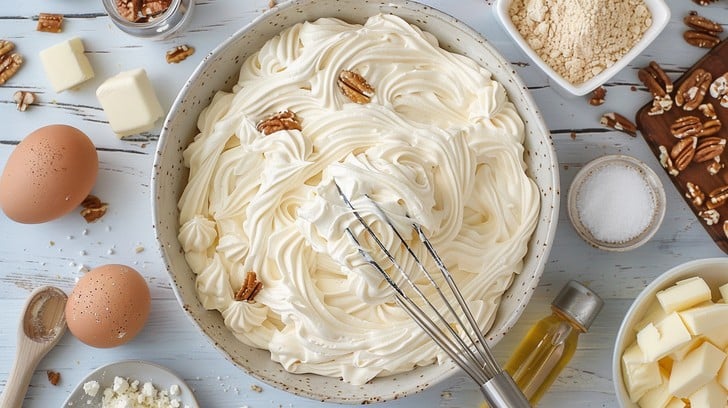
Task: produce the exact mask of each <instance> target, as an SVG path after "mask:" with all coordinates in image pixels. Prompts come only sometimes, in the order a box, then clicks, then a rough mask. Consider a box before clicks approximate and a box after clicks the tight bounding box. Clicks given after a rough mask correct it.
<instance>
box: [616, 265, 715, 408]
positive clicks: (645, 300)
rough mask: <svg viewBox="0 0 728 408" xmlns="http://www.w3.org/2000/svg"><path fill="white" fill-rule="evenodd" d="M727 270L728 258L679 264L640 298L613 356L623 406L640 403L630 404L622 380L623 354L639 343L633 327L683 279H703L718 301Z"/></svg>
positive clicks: (629, 407) (632, 307)
mask: <svg viewBox="0 0 728 408" xmlns="http://www.w3.org/2000/svg"><path fill="white" fill-rule="evenodd" d="M726 271H728V258H703V259H695V260H692V261H688V262H685V263H682V264H679V265H676V266H674V267H672V268H670V269H668V270H667V271H666V272H663V273H662V274H660V276H658V277H657V278H656V279H655V280H653V281H652V282H651V283H650V284H649V285H647V287H645V288H644V289H642V291H641V292H640V293H639V295H637V297H636V298H635V300H634V301H633V302H632V305H630V307H629V309H628V310H627V313H626V314H625V316H624V319H622V323H621V324H620V325H619V331H618V332H617V337H616V339H615V341H614V349H613V350H614V351H613V353H612V383H613V384H614V391H615V394H616V396H617V402H618V403H619V406H620V407H622V408H638V406H637V404H635V403H633V402H632V401H630V399H629V394H628V393H627V389H626V388H625V385H624V378H622V354H624V350H625V349H626V348H627V345H628V343H627V342H628V341H629V340H631V339H633V341H636V334H635V333H634V332H633V327H634V325H635V324H637V323H639V321H640V320H642V318H643V316H644V314H645V312H646V311H647V310H648V309H649V307H650V306H651V305H652V302H657V298H656V296H655V295H656V294H657V292H659V291H661V290H662V289H665V288H667V287H669V286H671V285H673V284H674V283H676V282H677V281H679V280H682V279H686V278H689V277H692V276H700V277H702V278H703V279H705V280H706V282H707V283H708V285H710V286H711V290H712V292H713V298H714V299H715V298H716V296H717V295H718V293H717V286H716V285H717V284H722V283H726V282H728V272H726ZM719 275H720V276H721V277H724V279H723V280H722V281H718V279H717V278H716V277H717V276H719ZM629 344H631V342H629Z"/></svg>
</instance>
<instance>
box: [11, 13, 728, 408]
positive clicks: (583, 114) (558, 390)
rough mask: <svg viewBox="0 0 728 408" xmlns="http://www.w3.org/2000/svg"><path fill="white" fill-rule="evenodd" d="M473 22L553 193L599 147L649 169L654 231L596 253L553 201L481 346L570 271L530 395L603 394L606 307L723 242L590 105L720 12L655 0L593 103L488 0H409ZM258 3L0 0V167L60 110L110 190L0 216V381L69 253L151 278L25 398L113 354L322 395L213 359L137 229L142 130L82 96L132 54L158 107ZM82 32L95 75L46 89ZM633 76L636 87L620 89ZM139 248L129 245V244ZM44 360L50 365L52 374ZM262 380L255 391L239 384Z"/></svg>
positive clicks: (232, 394)
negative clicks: (0, 74) (21, 106)
mask: <svg viewBox="0 0 728 408" xmlns="http://www.w3.org/2000/svg"><path fill="white" fill-rule="evenodd" d="M424 2H425V3H428V4H430V5H432V6H434V7H436V8H439V9H441V10H443V11H445V12H447V13H449V14H452V15H453V16H455V17H457V18H458V19H461V20H463V21H465V22H466V23H467V24H469V25H470V26H471V27H473V28H475V29H476V30H478V31H480V32H481V33H482V34H483V35H484V36H485V37H486V38H487V39H488V40H489V41H490V42H491V43H492V44H493V45H494V46H495V47H496V48H497V49H499V50H500V51H501V52H502V53H503V54H504V55H505V57H506V58H507V59H508V60H510V61H511V62H512V63H513V64H514V67H515V69H516V70H517V71H518V73H519V74H520V75H521V76H522V77H523V78H524V81H525V82H526V83H527V85H528V86H529V87H530V88H531V89H532V91H533V95H534V97H535V99H536V101H537V103H538V104H539V106H540V108H541V110H542V113H543V115H544V117H545V119H546V122H547V124H548V126H549V128H550V129H551V131H552V133H553V138H554V140H555V144H556V149H557V152H558V156H559V161H560V163H561V165H560V168H561V180H562V184H561V189H562V196H563V197H564V198H565V197H566V192H567V191H568V187H569V183H570V181H571V180H572V178H573V176H574V175H575V173H576V172H577V171H578V170H579V168H580V167H581V166H582V165H583V164H584V163H585V162H587V161H589V160H591V159H593V158H596V157H599V156H601V155H604V154H609V153H624V154H629V155H632V156H635V157H638V158H640V159H642V160H644V161H646V162H647V163H648V164H649V165H650V166H651V167H652V168H653V169H655V170H656V171H657V172H658V174H659V175H660V177H661V179H662V181H663V183H664V185H665V187H666V192H667V197H668V208H667V215H666V217H665V220H664V223H663V225H662V227H661V228H660V230H659V231H658V233H657V235H656V236H655V237H654V238H653V239H652V240H651V241H650V242H648V243H647V244H646V245H644V246H643V247H641V248H639V249H637V250H634V251H632V252H628V253H608V252H602V251H599V250H596V249H593V248H591V247H589V246H588V245H586V244H585V243H584V242H582V241H581V240H580V239H579V238H578V237H577V235H576V234H575V232H574V230H573V229H572V227H571V225H570V223H569V220H568V217H567V215H566V211H565V210H564V205H563V202H565V200H562V209H561V215H560V217H559V227H558V231H557V235H556V241H555V244H554V247H553V250H552V253H551V257H550V260H549V262H548V264H547V266H546V270H545V272H544V275H543V279H542V280H541V284H540V286H539V288H538V290H537V291H536V294H535V296H534V298H533V301H532V302H531V304H530V305H529V307H528V308H527V310H526V312H525V314H524V315H523V317H522V318H521V320H520V321H519V323H518V325H517V327H516V328H515V329H514V330H513V331H512V333H511V334H509V335H508V336H507V337H506V338H505V340H503V341H502V342H501V344H499V346H498V347H497V348H496V354H497V357H498V358H499V360H501V361H504V360H505V359H506V358H507V356H508V352H509V351H510V350H511V349H512V348H513V347H514V346H515V344H516V343H517V342H518V340H519V338H520V337H521V336H522V335H523V334H524V332H525V330H526V329H527V328H528V326H529V325H530V324H531V323H533V322H534V321H535V320H536V319H538V318H540V317H541V316H543V315H544V314H545V313H547V310H548V308H547V305H548V303H549V302H550V301H551V299H552V298H553V296H554V295H555V293H556V292H557V291H558V290H559V288H560V287H561V286H562V284H563V283H564V282H566V281H567V280H569V279H578V280H581V281H582V282H585V283H587V284H588V285H590V286H591V287H592V288H593V289H594V290H596V291H597V292H598V293H599V294H601V295H602V296H603V297H604V299H605V300H606V306H605V308H604V310H603V311H602V313H601V315H600V316H599V318H598V319H597V321H596V322H595V324H594V326H593V327H592V330H591V332H590V333H588V334H586V335H584V336H583V337H582V340H581V343H580V346H579V349H578V351H577V353H576V355H575V356H574V358H573V360H572V362H571V364H570V365H569V366H568V367H567V368H566V370H565V371H564V372H563V374H562V375H561V377H560V378H559V380H558V381H557V382H556V384H555V385H554V386H553V387H552V389H551V391H550V392H549V393H548V394H547V395H546V397H545V398H544V399H543V401H542V403H541V406H543V407H612V406H616V405H617V403H616V400H615V398H614V395H613V390H612V380H611V353H612V346H613V345H612V343H613V339H614V338H615V336H616V333H617V329H618V326H619V322H620V319H621V316H623V315H624V313H625V311H626V310H627V308H628V307H629V305H630V303H631V301H632V299H633V298H634V297H635V296H636V294H637V293H638V292H639V291H640V289H641V288H643V287H644V286H645V285H646V284H647V283H648V282H650V280H652V279H653V278H654V277H656V276H657V275H659V274H660V273H661V272H663V271H665V270H666V269H668V268H670V267H672V266H674V265H677V264H679V263H681V262H684V261H688V260H692V259H696V258H703V257H713V256H724V254H723V253H722V252H721V251H720V250H719V249H718V248H717V247H716V246H715V245H714V244H713V243H712V241H711V240H710V238H709V237H708V235H707V233H706V232H705V231H704V230H703V228H702V227H701V226H700V224H699V223H698V221H697V220H696V219H695V218H694V217H693V215H692V213H691V212H690V211H689V210H688V208H687V206H686V205H685V203H684V202H683V200H682V198H681V197H679V195H678V193H677V192H676V190H675V189H674V188H673V186H672V185H671V184H670V182H669V180H668V178H667V177H666V176H665V174H664V172H663V171H662V170H661V169H660V167H659V164H658V162H657V160H656V159H655V158H654V157H653V156H652V155H651V153H650V151H649V149H648V147H647V145H646V143H645V142H644V141H643V140H642V139H640V138H631V137H629V136H626V135H624V134H621V133H617V132H611V131H605V130H604V129H602V128H601V127H600V126H599V123H598V119H599V116H600V115H601V113H603V112H606V111H612V110H616V111H618V112H621V113H623V114H626V115H627V116H630V117H631V116H633V114H634V112H635V111H636V109H637V108H638V107H639V106H641V105H642V104H643V103H645V102H646V101H647V100H648V96H647V93H646V92H645V91H644V89H642V87H641V85H640V84H639V83H638V82H637V79H636V69H637V68H639V67H641V66H644V65H646V64H647V62H648V61H649V60H650V59H655V60H657V61H659V62H660V63H661V64H662V65H663V66H664V67H665V68H666V69H667V70H668V72H669V73H670V75H672V76H673V77H677V76H678V75H679V74H680V73H681V72H683V71H685V70H686V69H687V67H689V66H690V65H691V64H692V63H693V62H694V61H695V60H697V59H698V58H699V57H700V56H701V55H702V54H703V53H704V50H701V49H698V48H693V47H691V46H688V45H687V44H685V43H684V42H683V41H682V38H681V33H682V31H683V29H684V28H683V25H682V17H683V16H684V15H685V14H686V13H687V11H688V10H690V9H699V10H700V11H701V13H703V14H704V15H708V16H711V17H713V18H714V19H716V20H717V21H719V22H722V23H728V10H727V8H726V5H725V3H724V2H717V3H716V4H714V5H711V6H709V7H699V6H697V5H695V4H694V3H692V2H691V1H689V0H671V1H668V3H669V5H670V8H671V10H672V19H671V22H670V24H669V25H668V27H667V28H666V30H665V31H664V32H663V34H662V35H661V36H660V37H659V39H658V40H657V41H656V42H655V43H654V44H653V45H651V46H650V47H649V48H648V49H647V50H646V51H645V52H644V53H643V54H642V55H641V56H640V57H639V58H638V59H637V60H636V61H634V63H633V64H631V65H630V66H629V67H628V68H625V69H624V70H623V71H622V72H620V74H619V75H618V76H617V77H615V78H614V79H612V80H611V81H610V82H609V83H608V84H607V89H608V94H607V102H606V104H605V105H603V106H601V107H596V108H595V107H591V106H589V105H588V104H587V103H586V101H585V99H584V98H573V97H564V96H562V95H561V94H560V93H559V92H557V91H555V90H554V89H553V88H551V87H550V86H549V83H548V81H547V79H546V77H545V75H544V74H543V73H541V72H540V71H539V70H538V69H537V68H536V67H535V66H532V65H531V64H529V61H528V60H527V58H526V57H525V55H524V54H523V53H522V52H520V51H519V50H518V49H517V48H516V46H515V45H514V44H513V43H512V42H511V41H510V40H509V39H508V38H507V37H506V36H505V34H504V32H503V31H502V29H501V28H500V26H499V25H498V24H497V22H496V20H495V18H494V15H493V10H492V6H491V4H490V2H485V1H483V0H459V1H452V0H428V1H424ZM268 7H269V3H268V0H242V1H241V0H200V1H199V2H198V4H197V9H196V11H195V14H194V16H193V18H192V21H191V24H190V26H189V27H188V28H187V30H186V31H185V32H183V33H181V34H178V35H176V36H175V37H173V38H170V39H167V40H164V41H156V42H155V41H148V40H142V39H137V38H132V37H129V36H127V35H125V34H123V33H121V32H120V31H118V30H117V29H116V28H114V27H113V26H112V25H111V23H110V21H109V20H108V18H107V16H106V15H105V14H104V13H103V11H102V10H103V8H102V6H101V2H100V0H57V1H53V2H49V1H42V0H23V1H10V0H5V1H2V2H0V38H4V39H9V40H11V41H13V42H15V43H16V46H17V51H18V52H19V53H21V54H22V55H23V56H24V57H25V60H26V63H25V64H24V65H23V67H22V69H21V70H20V72H19V73H18V75H16V76H15V77H14V78H12V79H11V80H10V81H9V82H8V83H7V84H5V85H4V86H2V87H0V123H1V125H0V129H1V130H0V166H4V164H5V162H6V160H7V157H8V156H9V154H10V153H11V152H12V150H13V148H14V146H15V145H16V144H17V143H18V141H20V140H21V139H22V138H23V137H24V136H25V135H27V134H28V133H29V132H31V131H32V130H34V129H36V128H37V127H39V126H41V125H46V124H52V123H65V124H69V125H73V126H76V127H78V128H80V129H82V130H83V131H85V132H86V133H87V134H88V135H89V136H90V137H91V138H92V139H93V141H94V143H95V144H96V146H97V148H98V152H99V158H100V173H99V178H98V182H97V185H96V187H95V188H94V191H93V192H94V193H95V194H96V195H98V196H99V197H101V198H102V199H103V200H104V201H106V202H108V203H109V204H110V206H109V212H108V213H107V214H106V216H105V217H104V218H102V219H101V220H100V221H98V222H97V223H94V224H87V223H86V222H85V221H84V220H83V219H82V218H81V217H80V216H79V215H78V213H77V212H74V213H71V214H70V215H67V216H65V217H63V218H62V219H59V220H56V221H53V222H49V223H46V224H41V225H21V224H16V223H14V222H12V221H10V220H9V219H7V218H6V217H5V216H4V215H0V389H2V388H4V386H5V381H6V379H7V376H8V372H9V370H10V366H11V363H12V357H13V354H14V352H15V333H16V330H17V327H18V319H19V316H20V309H21V306H22V304H23V302H24V301H25V298H26V296H27V295H28V294H29V293H30V291H31V290H32V289H33V288H35V287H37V286H39V285H43V284H51V285H56V286H59V287H61V288H62V289H64V290H66V291H67V292H70V290H71V289H72V287H73V285H74V282H75V279H76V278H77V277H78V276H80V274H81V273H82V272H80V271H79V267H81V266H87V267H93V266H96V265H101V264H105V263H124V264H128V265H131V266H133V267H135V268H137V269H138V270H139V271H140V272H141V273H142V274H143V275H144V276H145V277H146V278H147V280H148V282H149V285H150V287H151V290H152V297H153V304H152V305H153V308H152V313H151V316H150V319H149V322H148V323H147V326H146V327H145V329H144V331H143V332H142V333H141V334H140V335H139V336H138V337H137V338H136V339H134V340H133V341H132V342H131V343H129V344H127V345H124V346H122V347H119V348H115V349H110V350H102V349H93V348H90V347H88V346H85V345H84V344H82V343H80V342H79V341H78V340H76V339H75V338H74V337H72V336H71V335H70V334H68V333H67V334H66V335H65V337H64V338H63V339H62V340H61V342H60V344H59V345H58V346H57V347H56V348H55V349H54V350H53V351H51V352H50V353H49V355H48V356H47V357H46V358H45V359H44V360H43V361H42V362H41V364H40V366H39V368H38V370H37V371H36V373H35V375H34V376H33V380H32V382H31V386H30V389H29V392H28V395H27V397H26V400H25V404H24V406H25V407H53V406H60V405H61V403H62V402H63V401H64V400H65V399H66V397H67V396H68V395H69V393H70V392H71V390H72V389H73V388H74V387H75V386H76V385H77V383H78V382H79V381H80V380H81V379H82V378H83V377H84V376H85V375H86V374H88V373H89V372H90V371H91V370H92V369H94V368H96V367H98V366H100V365H103V364H106V363H109V362H112V361H117V360H121V359H130V358H134V359H145V360H150V361H153V362H157V363H160V364H162V365H165V366H167V367H169V368H171V369H172V370H173V371H175V372H177V373H178V374H179V375H180V376H182V377H183V378H184V379H185V380H186V381H187V382H188V383H189V385H190V386H191V387H192V388H193V389H194V390H195V392H196V396H197V398H198V400H199V402H200V404H201V406H202V407H242V406H248V407H250V408H262V407H317V406H322V405H324V404H321V403H318V402H313V401H308V400H306V399H303V398H298V397H295V396H292V395H289V394H286V393H284V392H280V391H277V390H275V389H273V388H271V387H269V386H267V385H265V384H262V383H260V382H259V381H257V380H256V379H254V378H251V377H249V376H247V375H245V374H244V373H242V372H241V371H240V370H239V369H237V368H236V367H235V366H233V365H232V364H231V363H229V362H228V361H226V360H225V359H224V358H223V357H222V356H221V355H220V354H219V353H218V352H217V351H216V350H215V348H214V347H213V346H212V345H211V344H210V343H209V342H208V341H207V340H206V339H205V338H204V337H203V336H202V335H201V334H200V333H199V332H198V331H197V330H196V328H195V327H194V326H193V324H192V323H191V321H189V320H188V318H187V317H186V316H185V315H184V313H183V312H182V309H181V308H180V307H179V305H178V303H177V301H176V299H175V298H174V294H173V292H172V290H171V289H170V286H169V282H168V279H167V276H166V273H165V271H164V270H163V269H162V263H161V261H160V259H159V254H158V252H157V250H156V245H155V241H154V236H153V232H152V219H151V211H150V197H149V183H150V174H151V167H152V158H153V153H154V148H155V141H156V138H157V137H158V134H159V129H156V130H154V131H152V132H150V133H149V134H145V135H143V136H139V137H135V138H132V139H127V140H117V139H116V138H115V137H114V136H113V134H112V133H111V130H110V128H109V127H108V124H107V123H106V122H105V117H104V114H103V112H102V111H101V110H100V108H99V104H98V102H97V100H96V98H95V96H94V91H95V89H96V87H97V86H98V85H99V84H100V83H101V81H103V80H104V79H105V78H107V77H109V76H111V75H113V74H115V73H117V72H118V71H121V70H126V69H131V68H137V67H143V68H145V69H146V70H147V72H148V73H149V76H150V77H151V78H152V80H153V82H154V84H155V87H156V90H157V93H158V95H159V97H160V99H161V102H162V105H163V106H164V107H165V109H166V108H168V107H169V106H170V105H171V103H172V100H173V99H174V96H175V95H176V93H177V91H178V89H179V88H180V87H181V85H182V84H183V83H184V81H185V79H186V78H187V76H188V75H189V74H190V73H191V72H192V70H193V69H194V67H195V66H196V65H197V63H198V62H199V61H200V60H201V59H202V58H203V56H204V55H205V54H207V53H208V52H209V51H210V50H212V48H213V47H214V46H215V45H216V44H218V43H219V42H221V41H222V40H223V39H225V38H227V37H228V36H229V35H231V34H232V33H234V32H235V31H236V30H238V29H239V28H241V27H243V26H244V25H245V24H247V23H248V22H250V21H251V20H252V19H253V18H255V17H256V16H258V15H260V14H261V13H262V12H263V11H265V10H266V9H267V8H268ZM39 12H54V13H62V14H65V15H66V22H65V30H64V32H63V33H62V34H48V33H39V32H36V31H35V21H33V17H34V16H36V15H37V14H38V13H39ZM72 36H80V37H82V38H83V40H84V42H85V44H86V49H87V54H88V56H89V58H90V60H91V63H92V65H93V66H94V69H95V71H96V77H95V78H94V79H93V80H91V81H89V82H88V83H86V84H84V85H83V86H82V87H81V88H80V89H79V90H77V91H72V92H64V93H62V94H56V93H54V92H53V91H52V90H51V89H50V86H49V84H48V82H47V80H46V79H45V77H44V74H43V71H42V67H41V66H40V62H39V59H38V52H39V51H40V50H42V49H44V48H46V47H48V46H50V45H52V44H54V43H57V42H59V41H60V40H62V39H65V38H69V37H72ZM179 44H189V45H191V46H194V47H195V48H196V49H197V52H196V53H195V54H194V55H193V56H192V57H190V58H188V59H187V60H186V61H184V62H182V63H181V64H178V65H168V64H167V63H166V62H165V60H164V53H165V51H166V50H168V49H169V48H171V47H173V46H175V45H179ZM635 87H636V88H635ZM18 89H27V90H32V91H34V92H36V93H37V94H38V96H39V99H40V103H38V104H37V105H34V106H32V107H31V108H30V109H29V110H28V111H26V112H18V111H17V110H16V109H15V105H14V103H13V102H12V95H13V93H14V92H15V91H16V90H18ZM137 247H140V248H143V249H144V250H143V251H142V252H137V250H136V248H137ZM46 370H55V371H58V372H60V373H61V376H62V379H61V382H60V384H59V385H57V386H52V385H51V384H50V383H49V382H48V380H47V379H46ZM253 384H258V385H260V386H262V389H263V391H262V392H254V391H252V390H251V385H253ZM480 400H481V398H480V396H479V394H478V393H477V391H476V388H475V387H474V385H473V384H472V383H471V382H470V381H469V380H467V379H465V378H462V377H456V378H453V379H451V380H449V381H446V382H444V383H442V384H438V385H435V386H433V387H432V388H431V389H430V390H427V391H425V392H423V393H421V394H417V395H415V396H411V397H408V398H404V399H401V400H398V401H394V402H391V403H388V404H386V406H388V407H430V406H431V407H437V406H442V407H468V406H476V405H477V404H478V403H479V401H480Z"/></svg>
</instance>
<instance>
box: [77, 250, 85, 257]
mask: <svg viewBox="0 0 728 408" xmlns="http://www.w3.org/2000/svg"><path fill="white" fill-rule="evenodd" d="M78 254H79V255H81V256H86V251H84V250H83V249H82V250H80V251H78Z"/></svg>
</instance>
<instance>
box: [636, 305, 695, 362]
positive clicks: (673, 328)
mask: <svg viewBox="0 0 728 408" xmlns="http://www.w3.org/2000/svg"><path fill="white" fill-rule="evenodd" d="M690 340H691V336H690V332H688V329H687V328H685V325H684V324H683V322H682V320H681V319H680V316H679V315H678V314H677V312H672V313H671V314H669V315H667V317H665V318H664V319H662V320H660V321H658V322H657V323H648V324H647V326H645V327H644V328H643V329H642V330H640V331H639V332H637V344H639V346H640V349H641V350H642V352H643V353H644V354H645V361H647V362H652V361H657V360H659V359H661V358H662V357H665V356H666V355H668V354H670V353H672V352H673V351H675V350H677V349H678V348H679V347H680V346H682V345H684V344H685V343H687V342H689V341H690Z"/></svg>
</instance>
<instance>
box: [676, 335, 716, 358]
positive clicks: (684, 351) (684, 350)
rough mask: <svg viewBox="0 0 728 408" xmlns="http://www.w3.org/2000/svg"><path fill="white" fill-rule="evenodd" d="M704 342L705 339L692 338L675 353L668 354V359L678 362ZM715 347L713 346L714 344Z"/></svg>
mask: <svg viewBox="0 0 728 408" xmlns="http://www.w3.org/2000/svg"><path fill="white" fill-rule="evenodd" d="M704 341H705V338H703V337H702V336H700V337H693V338H692V339H691V340H690V341H689V342H687V343H685V344H683V345H682V346H680V347H678V348H677V349H676V350H675V351H673V352H672V353H670V358H671V359H672V360H673V361H680V360H682V359H684V358H685V356H687V355H688V353H690V352H691V351H693V350H695V349H696V348H698V346H700V344H702V343H703V342H704ZM714 345H715V344H714Z"/></svg>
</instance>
